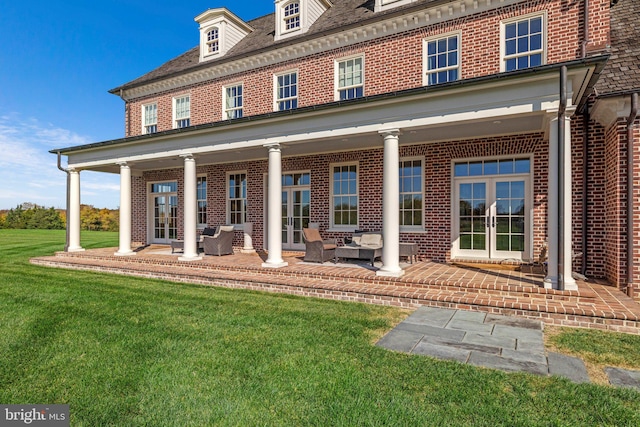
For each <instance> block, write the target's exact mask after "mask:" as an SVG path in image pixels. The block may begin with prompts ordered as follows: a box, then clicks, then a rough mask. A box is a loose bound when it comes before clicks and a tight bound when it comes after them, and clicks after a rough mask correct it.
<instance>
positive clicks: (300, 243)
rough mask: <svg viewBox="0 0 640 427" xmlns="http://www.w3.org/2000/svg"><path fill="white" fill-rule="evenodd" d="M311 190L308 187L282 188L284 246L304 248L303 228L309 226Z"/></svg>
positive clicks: (294, 248)
mask: <svg viewBox="0 0 640 427" xmlns="http://www.w3.org/2000/svg"><path fill="white" fill-rule="evenodd" d="M310 206H311V191H310V189H309V188H308V187H306V188H305V187H303V188H287V189H283V190H282V248H283V249H293V250H300V249H304V248H305V245H304V239H303V237H302V229H303V228H306V227H308V226H309V208H310Z"/></svg>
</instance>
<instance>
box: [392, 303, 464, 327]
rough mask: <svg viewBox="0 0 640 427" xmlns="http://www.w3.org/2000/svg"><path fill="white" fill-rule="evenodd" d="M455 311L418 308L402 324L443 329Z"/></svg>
mask: <svg viewBox="0 0 640 427" xmlns="http://www.w3.org/2000/svg"><path fill="white" fill-rule="evenodd" d="M455 313H456V310H450V309H447V308H437V307H424V306H423V307H419V308H417V309H416V311H414V312H413V313H411V315H410V316H409V317H407V318H406V319H405V320H404V321H403V323H404V322H407V323H415V324H420V325H431V326H436V327H441V328H444V327H445V326H446V324H447V323H449V321H450V320H451V318H452V317H453V315H454V314H455Z"/></svg>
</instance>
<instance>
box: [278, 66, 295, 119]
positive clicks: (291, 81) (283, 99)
mask: <svg viewBox="0 0 640 427" xmlns="http://www.w3.org/2000/svg"><path fill="white" fill-rule="evenodd" d="M293 108H298V73H297V72H296V71H293V72H291V73H286V74H280V75H278V76H276V110H277V111H283V110H291V109H293Z"/></svg>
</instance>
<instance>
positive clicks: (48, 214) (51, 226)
mask: <svg viewBox="0 0 640 427" xmlns="http://www.w3.org/2000/svg"><path fill="white" fill-rule="evenodd" d="M4 228H27V229H46V230H62V229H64V221H63V220H62V218H61V217H60V213H59V212H58V211H57V210H55V209H54V208H49V209H46V208H44V207H42V206H38V205H36V204H34V203H23V204H21V205H18V206H17V207H16V208H15V209H10V210H9V212H7V214H6V218H5V220H4Z"/></svg>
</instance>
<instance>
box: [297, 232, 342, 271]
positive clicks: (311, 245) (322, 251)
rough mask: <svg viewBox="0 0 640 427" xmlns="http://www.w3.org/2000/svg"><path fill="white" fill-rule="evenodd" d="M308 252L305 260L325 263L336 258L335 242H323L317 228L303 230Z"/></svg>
mask: <svg viewBox="0 0 640 427" xmlns="http://www.w3.org/2000/svg"><path fill="white" fill-rule="evenodd" d="M302 233H303V234H304V240H305V245H306V251H305V254H304V260H305V261H309V262H319V263H323V262H325V261H329V260H331V259H333V260H335V257H336V243H335V240H322V237H320V231H319V230H318V229H317V228H303V229H302Z"/></svg>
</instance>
